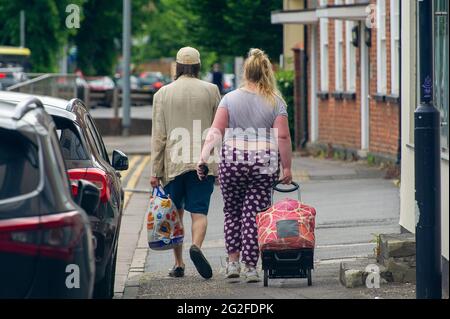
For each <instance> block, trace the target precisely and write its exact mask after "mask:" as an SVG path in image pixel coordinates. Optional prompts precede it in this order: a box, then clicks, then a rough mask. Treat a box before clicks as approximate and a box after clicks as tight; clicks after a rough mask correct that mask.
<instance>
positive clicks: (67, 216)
mask: <svg viewBox="0 0 450 319" xmlns="http://www.w3.org/2000/svg"><path fill="white" fill-rule="evenodd" d="M83 232H84V225H83V221H82V219H81V215H80V214H79V213H78V212H76V211H74V212H68V213H61V214H54V215H46V216H40V217H39V216H37V217H25V218H15V219H7V220H2V221H0V252H8V253H17V254H22V255H29V256H42V257H47V258H54V259H62V260H65V261H70V260H72V259H73V251H74V249H75V248H76V247H77V246H78V243H79V242H80V240H81V237H82V235H83Z"/></svg>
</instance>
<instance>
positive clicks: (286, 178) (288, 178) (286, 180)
mask: <svg viewBox="0 0 450 319" xmlns="http://www.w3.org/2000/svg"><path fill="white" fill-rule="evenodd" d="M280 182H281V184H285V185H286V184H290V183H291V182H292V172H291V169H290V168H284V169H283V177H282V178H281V180H280Z"/></svg>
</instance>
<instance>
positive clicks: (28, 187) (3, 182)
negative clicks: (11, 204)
mask: <svg viewBox="0 0 450 319" xmlns="http://www.w3.org/2000/svg"><path fill="white" fill-rule="evenodd" d="M0 140H1V141H2V143H0V201H1V200H4V199H9V198H13V197H16V196H20V195H25V194H29V193H31V192H32V191H34V190H36V189H37V188H38V185H39V182H40V178H41V177H40V167H39V149H38V146H37V145H36V144H34V143H33V142H31V141H30V140H29V139H27V138H26V137H24V136H23V135H22V134H20V133H19V132H14V131H10V130H6V129H1V128H0Z"/></svg>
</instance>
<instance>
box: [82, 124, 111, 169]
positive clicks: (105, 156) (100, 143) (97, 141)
mask: <svg viewBox="0 0 450 319" xmlns="http://www.w3.org/2000/svg"><path fill="white" fill-rule="evenodd" d="M86 122H87V125H88V127H89V130H90V131H91V133H92V135H93V138H94V142H95V145H96V147H97V150H98V153H99V154H100V155H101V156H102V157H103V159H104V160H105V161H107V162H108V163H109V157H108V152H107V151H106V147H105V144H104V143H103V139H102V137H101V136H100V134H99V133H98V131H97V128H96V127H95V124H94V122H93V120H92V118H91V117H90V116H86Z"/></svg>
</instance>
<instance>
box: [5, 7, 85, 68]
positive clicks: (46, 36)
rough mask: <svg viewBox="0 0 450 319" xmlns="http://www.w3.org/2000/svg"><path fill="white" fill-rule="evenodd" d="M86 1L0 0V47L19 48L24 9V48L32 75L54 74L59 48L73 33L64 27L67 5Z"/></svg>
mask: <svg viewBox="0 0 450 319" xmlns="http://www.w3.org/2000/svg"><path fill="white" fill-rule="evenodd" d="M85 1H86V0H39V1H36V0H35V1H29V0H14V1H11V0H0V30H2V32H1V34H0V44H1V45H11V46H19V45H20V11H21V10H25V16H26V46H27V47H28V48H29V49H30V50H31V58H30V63H31V66H32V68H33V71H35V72H54V71H56V65H57V58H58V56H59V54H60V52H61V48H62V46H63V45H64V44H65V43H67V40H68V37H69V36H70V34H71V33H73V32H74V31H73V30H71V29H68V28H66V26H65V20H66V17H67V13H66V12H65V9H66V6H67V5H68V4H72V3H73V4H77V5H81V4H83V3H84V2H85Z"/></svg>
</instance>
